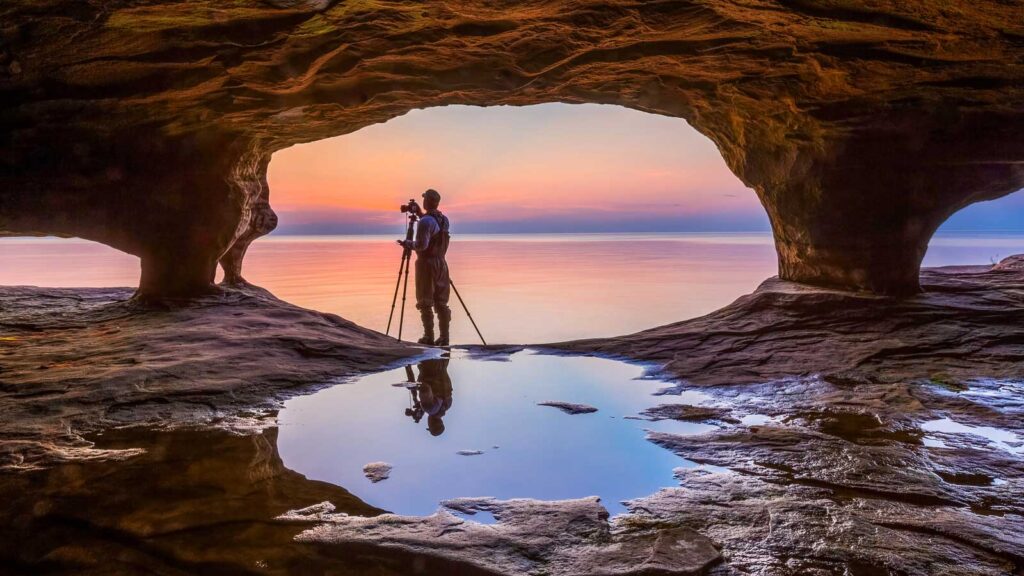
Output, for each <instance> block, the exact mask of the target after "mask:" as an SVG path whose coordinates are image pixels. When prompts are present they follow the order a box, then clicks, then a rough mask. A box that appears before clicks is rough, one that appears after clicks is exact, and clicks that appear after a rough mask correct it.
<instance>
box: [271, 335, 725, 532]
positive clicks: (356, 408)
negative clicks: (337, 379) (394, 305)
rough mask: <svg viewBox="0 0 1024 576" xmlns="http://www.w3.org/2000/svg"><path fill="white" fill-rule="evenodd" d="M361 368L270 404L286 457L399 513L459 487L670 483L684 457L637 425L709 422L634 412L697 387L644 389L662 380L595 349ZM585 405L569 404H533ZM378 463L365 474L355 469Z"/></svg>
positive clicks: (557, 495) (649, 487) (542, 489)
mask: <svg viewBox="0 0 1024 576" xmlns="http://www.w3.org/2000/svg"><path fill="white" fill-rule="evenodd" d="M451 354H452V356H451V357H450V358H449V357H444V358H438V359H430V360H425V361H422V362H419V363H418V364H416V365H413V366H409V367H407V368H400V369H397V370H390V371H386V372H381V373H378V374H373V375H370V376H366V377H364V378H360V379H358V380H356V381H354V382H352V383H349V384H342V385H338V386H334V387H331V388H327V389H325V390H322V391H320V392H317V393H315V394H311V395H308V396H301V397H298V398H293V399H291V400H289V401H288V402H286V404H285V407H284V409H283V410H282V411H281V412H280V413H279V414H278V423H279V425H280V434H279V436H278V448H279V450H280V454H281V458H282V460H283V462H284V465H285V466H286V467H288V468H290V469H292V470H294V471H296V472H299V473H301V474H303V475H305V476H306V477H307V478H310V479H312V480H323V481H326V482H330V483H332V484H337V485H340V486H344V487H345V488H346V489H348V490H349V491H350V492H352V493H353V494H354V495H355V496H357V497H359V498H360V499H361V500H363V501H364V502H366V503H367V504H370V505H371V506H375V507H378V508H383V509H385V510H389V511H392V512H397V513H400V514H417V515H420V514H430V513H431V512H433V511H434V510H436V509H437V506H438V503H439V502H441V501H442V500H445V499H449V498H457V497H460V496H493V497H497V498H501V499H507V498H537V499H543V500H558V499H565V498H581V497H585V496H594V495H596V496H600V497H601V499H602V502H603V503H604V505H605V507H607V508H608V509H609V511H611V512H612V513H617V512H622V511H624V508H623V507H622V505H621V504H620V502H621V501H622V500H627V499H630V498H637V497H640V496H644V495H647V494H651V493H653V492H656V491H657V490H658V489H659V488H662V487H665V486H671V485H673V484H675V482H674V480H673V475H672V471H673V469H674V468H678V467H692V466H694V465H695V464H694V463H692V462H690V461H688V460H684V459H683V458H680V457H678V456H676V455H675V454H673V453H671V452H669V451H667V450H665V449H662V448H660V447H658V446H655V445H654V444H652V443H650V442H648V441H647V440H646V439H645V430H657V431H661V432H673V433H678V434H696V433H702V432H706V431H709V430H713V429H715V426H714V425H712V424H705V423H687V422H677V421H674V420H662V421H658V422H650V421H647V420H640V419H637V416H638V414H639V413H640V412H641V411H643V410H644V409H646V408H650V407H652V406H655V405H659V404H679V403H684V404H697V403H701V402H705V401H707V400H708V397H707V396H706V395H704V394H702V393H701V392H698V391H684V392H682V393H681V394H675V395H663V396H654V394H655V393H657V392H658V391H660V390H663V389H666V387H668V386H669V384H668V383H666V382H663V381H659V380H654V379H649V378H644V369H643V368H642V367H641V366H637V365H634V364H626V363H623V362H616V361H612V360H605V359H600V358H584V357H564V356H552V355H544V354H535V353H533V352H531V351H522V352H518V353H515V354H512V355H510V356H507V357H501V359H500V361H496V360H486V359H474V358H470V357H467V354H466V353H465V352H459V351H454V352H452V353H451ZM547 401H561V402H570V403H574V404H584V405H587V406H590V407H593V408H597V411H596V412H593V413H589V414H567V413H565V412H563V411H562V410H560V409H558V408H553V407H549V406H540V405H538V403H539V402H547ZM371 462H385V463H387V464H390V465H392V466H393V469H392V471H391V475H390V478H388V479H387V480H384V481H381V482H377V483H372V482H371V481H370V480H368V479H367V478H366V477H365V476H364V475H363V466H364V465H365V464H369V463H371Z"/></svg>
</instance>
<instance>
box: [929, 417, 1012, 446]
mask: <svg viewBox="0 0 1024 576" xmlns="http://www.w3.org/2000/svg"><path fill="white" fill-rule="evenodd" d="M921 429H922V430H924V431H925V432H941V433H945V434H970V435H972V436H980V437H982V438H985V439H986V440H988V441H989V443H990V444H991V445H995V446H996V447H998V448H1001V449H1003V450H1006V451H1007V452H1010V453H1011V454H1024V442H1022V440H1021V438H1020V437H1019V436H1017V435H1016V434H1014V433H1013V432H1010V431H1009V430H1001V429H999V428H993V427H991V426H968V425H967V424H961V423H959V422H956V421H955V420H951V419H949V418H940V419H937V420H930V421H928V422H925V423H924V424H922V425H921ZM925 445H926V446H934V447H938V448H945V447H946V444H945V443H944V442H942V441H941V440H934V439H931V441H929V439H926V441H925Z"/></svg>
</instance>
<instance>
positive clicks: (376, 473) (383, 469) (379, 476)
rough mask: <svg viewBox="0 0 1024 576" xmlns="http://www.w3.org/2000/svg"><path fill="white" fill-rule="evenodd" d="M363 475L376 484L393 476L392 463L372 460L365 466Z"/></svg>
mask: <svg viewBox="0 0 1024 576" xmlns="http://www.w3.org/2000/svg"><path fill="white" fill-rule="evenodd" d="M363 475H364V476H366V477H367V479H369V480H370V482H373V483H374V484H376V483H377V482H381V481H383V480H387V479H388V478H389V477H390V476H391V464H388V463H387V462H370V463H369V464H367V465H366V466H363Z"/></svg>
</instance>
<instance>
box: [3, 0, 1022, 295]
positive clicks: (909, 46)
mask: <svg viewBox="0 0 1024 576" xmlns="http://www.w3.org/2000/svg"><path fill="white" fill-rule="evenodd" d="M0 22H3V23H4V26H3V27H2V29H0V101H2V102H3V104H4V105H3V107H2V110H3V112H2V113H0V132H2V133H3V134H4V135H5V136H6V138H4V139H3V141H2V142H0V146H2V148H0V235H24V234H28V235H64V236H79V237H83V238H88V239H90V240H95V241H98V242H103V243H105V244H108V245H110V246H113V247H115V248H118V249H120V250H124V251H126V252H129V253H132V254H136V255H138V256H140V257H141V259H142V275H141V279H140V285H139V290H140V295H141V296H145V297H164V296H168V295H174V296H192V295H195V294H203V293H206V292H208V291H209V289H210V287H211V286H212V282H213V280H214V276H215V270H216V265H217V263H218V261H219V262H221V264H222V265H223V266H224V269H225V277H226V279H227V281H228V282H229V283H241V282H242V281H243V280H242V257H243V256H244V253H245V249H246V247H247V246H248V244H249V243H250V242H252V241H253V239H254V238H256V237H258V236H259V235H260V234H263V233H265V232H266V231H268V230H270V229H272V228H273V222H274V216H273V211H272V209H271V208H270V204H269V203H268V199H269V196H268V193H267V186H266V179H265V176H266V166H267V163H268V162H269V159H270V156H271V154H273V152H275V151H277V150H280V149H282V148H285V147H287V146H290V145H293V144H296V143H301V142H308V141H312V140H317V139H321V138H327V137H331V136H337V135H341V134H346V133H349V132H352V131H355V130H358V129H359V128H362V127H364V126H368V125H371V124H374V123H379V122H383V121H386V120H388V119H390V118H394V117H395V116H398V115H401V114H403V113H405V112H407V111H409V110H412V109H417V108H425V107H429V106H441V105H447V104H474V105H528V104H537V103H543V102H570V103H577V102H596V103H610V104H619V105H623V106H628V107H631V108H635V109H638V110H644V111H647V112H651V113H656V114H663V115H668V116H674V117H679V118H682V119H685V120H686V121H687V122H688V123H689V124H690V125H692V126H693V127H695V128H696V129H697V130H699V131H700V132H701V133H703V134H705V135H707V136H708V137H709V138H710V139H712V140H713V141H714V142H715V144H716V145H717V146H718V148H719V150H720V151H721V152H722V155H723V157H724V158H725V160H726V163H727V164H728V166H729V167H730V168H731V169H732V170H733V171H734V172H735V173H736V174H737V175H738V176H739V177H740V179H741V180H743V182H744V183H745V184H747V185H748V186H750V187H751V188H753V189H754V190H755V191H756V193H757V194H758V196H759V198H760V200H761V202H762V203H763V205H764V206H765V208H766V210H767V212H768V216H769V219H770V220H771V223H772V228H773V231H774V236H775V241H776V247H777V250H778V253H779V273H780V276H781V277H783V278H786V279H789V280H795V281H801V282H810V283H815V284H820V285H834V286H841V287H846V288H856V289H864V290H870V291H874V292H879V293H888V294H898V295H905V294H910V293H914V292H916V291H917V290H918V268H919V266H920V262H921V259H922V257H923V255H924V252H925V249H926V247H927V243H928V240H929V239H930V237H931V235H932V233H933V232H934V231H935V229H936V228H937V227H938V226H939V225H940V224H941V223H942V222H943V221H944V220H945V219H946V218H947V217H949V216H950V215H951V214H952V213H953V212H955V211H956V210H958V209H960V208H961V207H963V206H965V205H967V204H970V203H972V202H977V201H980V200H986V199H992V198H997V197H1000V196H1003V195H1005V194H1008V193H1010V192H1013V191H1015V190H1018V189H1020V188H1024V168H1022V167H1021V164H1020V160H1021V158H1022V157H1024V132H1022V131H1021V130H1019V125H1020V121H1021V114H1022V112H1021V107H1020V105H1019V104H1020V102H1021V101H1024V83H1022V82H1021V78H1022V77H1024V58H1022V56H1021V55H1022V50H1024V42H1022V41H1021V38H1024V19H1022V18H1021V17H1020V7H1019V6H1018V5H1017V4H1016V3H1014V2H999V1H996V0H979V1H977V2H970V3H960V4H958V5H956V6H955V7H951V6H950V5H948V3H944V2H938V3H936V2H903V3H900V2H885V3H879V2H869V1H867V0H848V1H844V2H825V3H822V2H807V1H803V0H800V1H785V2H770V1H755V2H714V3H709V2H705V3H696V4H694V3H686V2H670V3H665V2H640V3H616V2H607V3H602V4H580V3H573V2H565V1H563V0H541V1H536V2H529V3H525V4H524V3H522V2H518V1H513V0H497V1H494V2H488V3H484V4H481V3H479V2H470V1H466V0H458V1H453V0H448V1H443V2H442V1H429V2H419V3H414V4H411V3H408V2H394V1H384V2H373V3H366V2H329V1H328V0H273V1H270V2H264V1H260V0H240V1H237V2H231V3H228V4H225V3H223V2H214V1H212V0H188V1H184V0H160V1H154V2H148V3H146V4H144V5H136V4H132V3H127V2H114V3H109V2H106V3H83V2H80V1H79V0H51V1H49V2H46V3H42V4H40V3H38V2H7V3H4V5H3V6H2V7H0Z"/></svg>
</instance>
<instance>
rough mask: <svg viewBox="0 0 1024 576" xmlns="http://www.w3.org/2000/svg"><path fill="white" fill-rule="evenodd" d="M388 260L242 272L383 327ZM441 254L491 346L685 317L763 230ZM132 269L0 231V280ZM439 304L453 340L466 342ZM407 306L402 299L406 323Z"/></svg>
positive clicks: (371, 254) (958, 257)
mask: <svg viewBox="0 0 1024 576" xmlns="http://www.w3.org/2000/svg"><path fill="white" fill-rule="evenodd" d="M1017 253H1024V236H1022V235H989V236H977V235H974V236H967V235H939V236H936V237H935V238H934V239H933V240H932V243H931V246H930V248H929V251H928V254H927V256H926V257H925V261H924V263H925V265H926V266H944V265H951V264H989V263H991V262H993V261H998V260H999V259H1001V258H1003V257H1005V256H1008V255H1010V254H1017ZM399 258H400V251H399V249H398V247H397V246H396V245H395V244H394V242H393V239H392V238H391V237H384V236H308V237H300V236H270V237H267V238H262V239H260V240H258V241H256V242H255V243H254V244H253V245H252V247H251V248H250V250H249V254H248V256H247V258H246V263H245V271H244V272H245V276H246V278H247V279H248V280H249V281H251V282H253V283H255V284H258V285H260V286H263V287H265V288H268V289H269V290H271V291H272V292H273V293H274V294H276V295H277V296H278V297H280V298H282V299H284V300H287V301H289V302H294V303H296V304H298V305H300V306H305V307H307V308H313V309H316V310H323V311H327V312H333V313H336V314H339V315H341V316H343V317H345V318H348V319H350V320H352V321H354V322H356V323H358V324H361V325H363V326H367V327H370V328H374V329H376V330H381V331H383V330H384V328H385V326H386V324H387V315H388V310H389V309H390V306H391V298H392V295H393V293H394V288H395V279H396V275H397V272H398V262H399ZM449 262H450V264H451V270H452V278H453V279H454V280H455V282H456V285H457V286H458V288H459V290H460V291H461V293H462V295H463V296H464V297H465V298H466V300H467V304H468V305H469V306H470V311H471V312H472V313H473V316H474V318H476V320H477V323H478V324H479V325H480V328H481V330H483V332H484V336H485V337H486V338H487V339H488V341H489V342H491V343H537V342H551V341H558V340H569V339H575V338H584V337H597V336H613V335H617V334H625V333H630V332H635V331H637V330H642V329H645V328H650V327H653V326H658V325H662V324H666V323H668V322H674V321H678V320H683V319H686V318H693V317H696V316H700V315H702V314H706V313H708V312H711V311H713V310H715V309H717V308H720V307H722V306H725V305H727V304H729V303H730V302H732V301H733V300H735V299H736V298H737V297H739V296H741V295H743V294H746V293H749V292H750V291H752V290H753V289H755V288H756V287H757V285H758V284H759V283H760V282H761V281H762V280H764V279H765V278H767V277H769V276H772V275H774V274H775V272H776V255H775V251H774V248H773V246H772V240H771V236H770V235H768V234H722V233H716V234H586V235H576V234H560V235H531V234H517V235H488V236H483V235H465V236H463V235H456V236H454V237H453V243H452V248H451V252H450V255H449ZM138 271H139V263H138V259H137V258H135V257H133V256H130V255H127V254H124V253H121V252H117V251H116V250H113V249H111V248H108V247H105V246H102V245H99V244H95V243H90V242H84V241H80V240H58V239H23V238H6V239H0V285H19V284H28V285H37V286H133V285H135V284H136V283H137V282H138ZM453 298H454V296H453ZM624 304H627V305H624ZM452 305H453V307H454V308H455V310H456V312H455V318H454V320H453V328H452V330H453V342H454V343H472V342H475V339H476V335H475V333H474V332H473V329H472V327H471V326H470V324H469V322H468V320H467V319H466V316H465V314H464V313H462V312H461V310H459V308H458V306H459V305H458V302H457V301H454V300H453V302H452ZM414 312H415V311H414V310H413V309H412V305H411V303H410V305H409V311H408V312H407V322H408V324H412V325H413V326H414V329H415V324H416V318H415V314H414ZM407 334H408V333H407Z"/></svg>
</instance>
